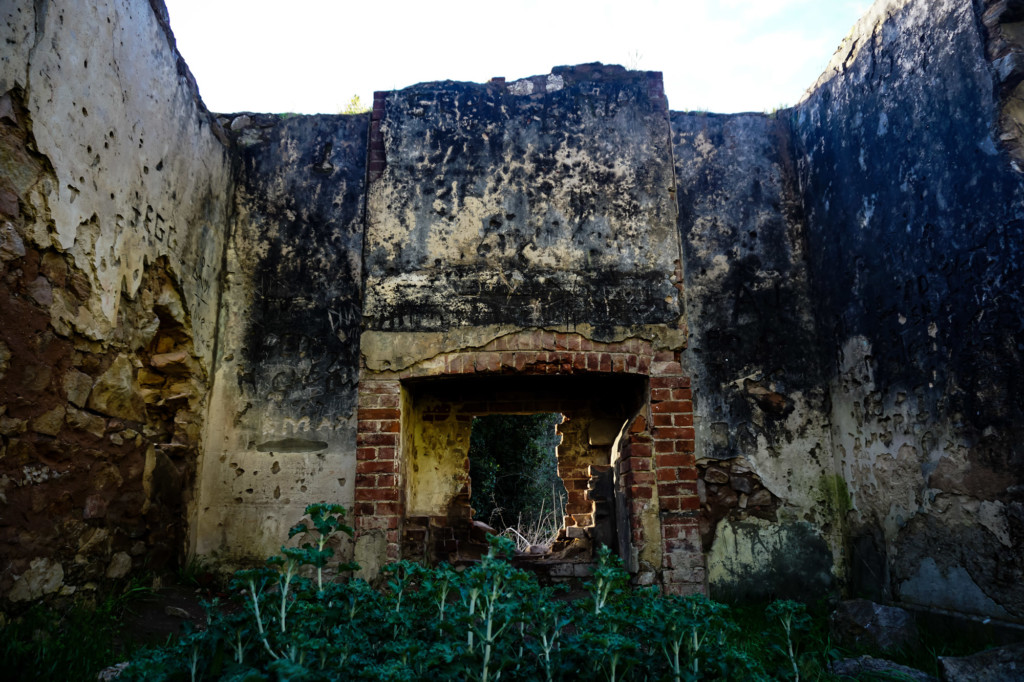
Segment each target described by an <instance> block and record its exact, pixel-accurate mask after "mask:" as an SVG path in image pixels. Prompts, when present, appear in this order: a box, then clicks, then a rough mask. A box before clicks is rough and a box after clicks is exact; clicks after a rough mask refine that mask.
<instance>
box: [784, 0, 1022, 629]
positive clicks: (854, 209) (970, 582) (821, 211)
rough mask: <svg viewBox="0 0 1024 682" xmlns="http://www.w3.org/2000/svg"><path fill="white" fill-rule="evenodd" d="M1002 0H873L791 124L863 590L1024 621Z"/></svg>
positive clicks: (1018, 274) (854, 562) (1013, 224)
mask: <svg viewBox="0 0 1024 682" xmlns="http://www.w3.org/2000/svg"><path fill="white" fill-rule="evenodd" d="M988 5H999V6H1001V7H1003V9H1006V7H1007V6H1014V5H1019V3H979V2H966V1H954V0H934V1H929V2H923V1H920V0H912V1H909V2H907V1H905V0H904V1H899V2H882V3H878V4H876V5H875V7H874V8H872V10H871V11H870V12H869V13H868V15H867V16H866V17H865V18H864V20H862V22H861V23H860V24H859V25H858V26H857V28H856V29H855V30H854V32H853V33H852V34H851V36H850V37H849V38H848V39H847V41H846V42H845V43H844V44H843V45H842V46H841V48H840V50H839V52H837V54H836V58H835V59H834V60H833V63H832V65H831V66H830V67H829V69H828V71H827V72H826V73H825V75H824V76H823V77H822V79H821V81H820V82H819V84H818V85H817V87H816V88H815V89H814V90H813V92H812V93H811V94H810V95H809V96H808V97H807V99H806V100H805V101H803V102H802V103H801V104H800V105H799V106H797V107H796V108H795V110H794V111H793V112H792V119H791V121H792V127H793V130H794V132H795V136H796V144H797V153H796V158H797V159H798V175H799V181H800V190H801V193H802V195H803V197H804V202H805V206H806V209H807V225H808V248H807V254H808V261H809V264H810V269H811V275H812V279H813V282H814V298H815V302H816V314H817V317H818V319H819V320H820V322H821V324H822V328H823V331H824V332H825V333H826V335H827V338H828V344H829V346H830V347H831V348H832V349H833V351H832V352H833V357H832V367H831V368H830V369H831V371H832V379H831V381H830V399H831V405H832V409H831V421H832V437H833V443H834V447H835V449H836V457H837V463H838V465H839V466H840V468H841V472H842V474H843V477H844V478H845V480H846V481H847V485H848V487H849V494H850V502H851V504H852V509H851V511H850V513H849V516H848V520H849V523H850V535H849V546H850V551H851V578H852V589H853V591H855V592H859V593H862V594H865V595H868V596H872V597H875V598H882V599H887V598H893V599H897V600H900V601H902V602H904V603H908V604H919V605H923V606H930V607H938V608H943V609H950V610H953V611H959V612H966V613H974V614H978V615H985V616H993V617H997V618H1007V619H1015V620H1020V619H1022V618H1024V556H1022V554H1021V552H1022V547H1024V497H1022V494H1024V492H1022V491H1024V485H1022V480H1021V475H1022V471H1024V448H1022V443H1024V438H1022V437H1024V433H1022V424H1024V393H1022V391H1021V388H1020V385H1021V384H1020V380H1019V377H1020V374H1021V370H1022V369H1024V361H1022V350H1024V321H1022V310H1024V306H1022V300H1021V296H1022V292H1024V277H1022V270H1021V267H1020V249H1021V244H1022V241H1024V208H1022V207H1024V201H1022V200H1024V182H1022V176H1021V169H1020V166H1019V162H1017V161H1015V160H1014V155H1015V154H1017V153H1018V152H1019V150H1017V149H1016V148H1015V147H1014V145H1015V144H1016V142H1015V138H1014V136H1013V135H1012V134H1007V123H1008V122H1009V123H1013V121H1012V116H1011V120H1009V121H1008V119H1007V118H1006V117H1007V115H1008V113H1007V112H1008V111H1009V112H1010V114H1012V111H1013V109H1012V102H1010V101H1009V100H1008V99H1007V93H1008V92H1012V90H1013V86H1014V85H1015V84H1016V83H1019V82H1020V74H1017V75H1014V70H1013V68H1012V65H1013V63H1014V62H1013V59H1014V53H1013V50H1014V49H1016V50H1019V47H1017V48H1012V45H1010V46H1008V44H1007V43H1003V44H1002V49H1001V50H999V51H997V52H996V53H995V54H993V52H992V51H990V50H987V48H989V47H992V45H990V44H988V42H989V41H991V40H992V36H993V33H992V32H993V30H995V31H996V32H998V31H999V30H1001V29H1000V22H1001V21H1003V20H1005V21H1006V22H1008V23H1007V31H1008V35H1010V36H1012V35H1014V31H1015V30H1016V29H1015V27H1019V26H1020V24H1013V23H1012V22H1013V21H1020V18H1021V15H1020V12H1019V11H1018V12H1017V18H1014V16H1013V14H1012V13H1010V14H1001V15H1000V14H999V12H995V13H989V14H987V15H983V11H984V10H986V9H988ZM993 9H998V8H993ZM1018 10H1019V8H1018ZM983 20H984V21H983ZM986 21H987V23H988V24H989V26H988V27H986V26H985V22H986ZM1011 48H1012V49H1011ZM1000 53H1001V55H1002V57H1008V59H1007V60H1006V61H1003V62H1001V63H1000V62H999V61H998V59H997V60H996V61H995V62H993V61H990V59H991V58H992V57H997V58H998V57H999V56H1000ZM1017 56H1018V57H1019V53H1018V54H1017ZM1007 105H1011V108H1010V109H1009V110H1008V109H1007V108H1006V106H1007ZM1010 132H1011V133H1012V131H1010Z"/></svg>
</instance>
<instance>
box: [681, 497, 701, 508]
mask: <svg viewBox="0 0 1024 682" xmlns="http://www.w3.org/2000/svg"><path fill="white" fill-rule="evenodd" d="M682 503H683V504H682V508H683V509H684V510H687V511H694V510H697V509H700V498H699V497H697V496H695V495H688V496H686V497H684V498H682Z"/></svg>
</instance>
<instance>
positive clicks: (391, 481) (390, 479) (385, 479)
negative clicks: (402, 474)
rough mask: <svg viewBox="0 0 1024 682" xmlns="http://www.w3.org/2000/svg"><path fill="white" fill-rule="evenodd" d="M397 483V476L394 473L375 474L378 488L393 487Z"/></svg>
mask: <svg viewBox="0 0 1024 682" xmlns="http://www.w3.org/2000/svg"><path fill="white" fill-rule="evenodd" d="M396 485H398V477H397V476H395V475H394V474H379V475H378V476H377V487H378V488H394V487H395V486H396Z"/></svg>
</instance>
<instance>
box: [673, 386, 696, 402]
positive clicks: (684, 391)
mask: <svg viewBox="0 0 1024 682" xmlns="http://www.w3.org/2000/svg"><path fill="white" fill-rule="evenodd" d="M672 397H673V398H675V399H676V400H692V399H693V391H692V390H690V389H689V388H675V389H672Z"/></svg>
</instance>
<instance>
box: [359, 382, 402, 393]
mask: <svg viewBox="0 0 1024 682" xmlns="http://www.w3.org/2000/svg"><path fill="white" fill-rule="evenodd" d="M401 386H402V385H401V384H400V383H399V382H397V381H361V382H359V392H360V393H392V394H395V395H398V393H399V392H401V390H402V389H401Z"/></svg>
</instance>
